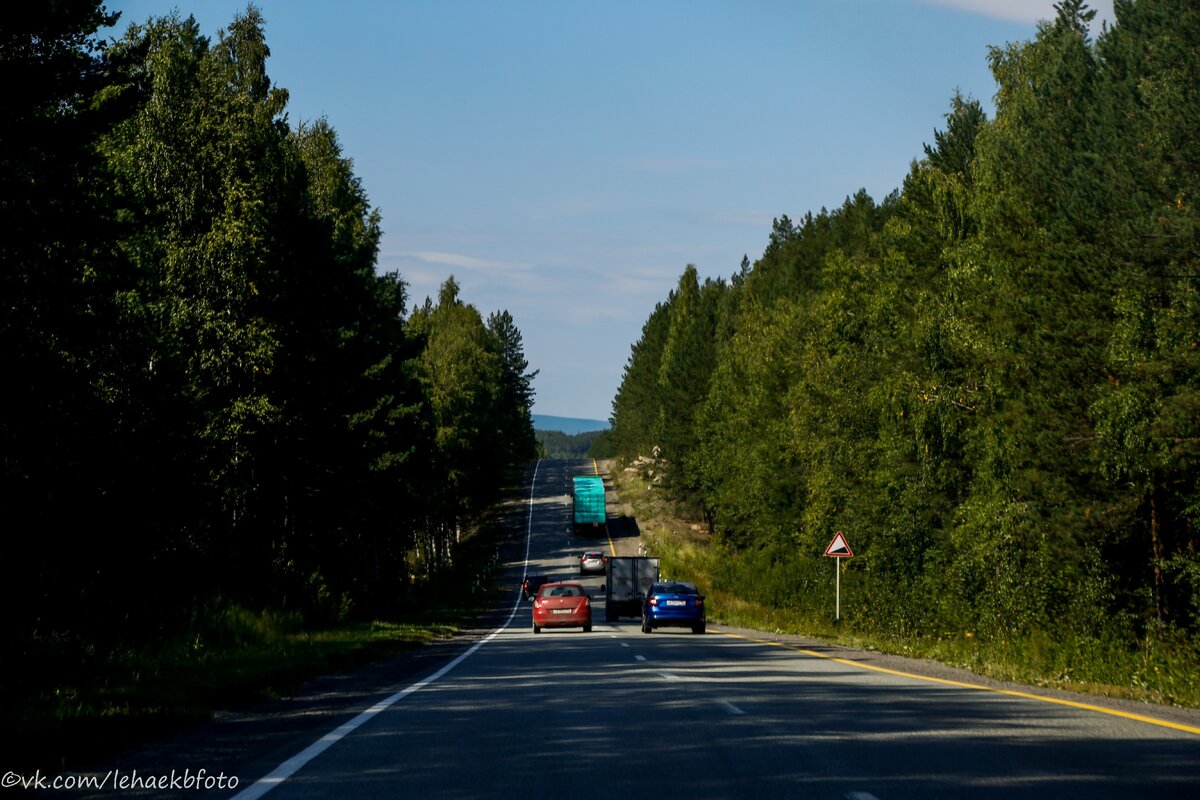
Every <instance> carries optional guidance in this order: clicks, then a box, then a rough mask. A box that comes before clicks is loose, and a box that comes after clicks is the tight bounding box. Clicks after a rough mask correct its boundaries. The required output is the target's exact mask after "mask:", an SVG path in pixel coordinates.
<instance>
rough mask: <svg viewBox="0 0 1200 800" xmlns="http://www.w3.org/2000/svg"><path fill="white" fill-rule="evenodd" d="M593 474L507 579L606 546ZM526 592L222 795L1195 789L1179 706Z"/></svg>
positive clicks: (631, 795)
mask: <svg viewBox="0 0 1200 800" xmlns="http://www.w3.org/2000/svg"><path fill="white" fill-rule="evenodd" d="M592 469H593V464H592V462H590V461H571V462H566V461H543V462H541V463H540V464H539V465H538V467H537V470H536V475H535V477H534V478H533V480H532V485H531V486H530V487H529V496H528V503H527V504H526V508H525V509H524V520H523V522H524V531H522V533H523V534H524V537H523V539H521V540H520V544H519V545H518V546H517V547H515V548H514V558H513V559H512V564H511V565H510V568H511V571H510V573H509V582H510V583H511V585H512V586H513V587H514V592H515V587H516V586H518V585H519V578H520V577H521V574H523V572H524V571H526V570H528V571H531V572H537V571H547V572H551V573H553V574H556V575H563V576H572V577H574V576H575V573H576V572H577V569H576V563H577V561H576V560H577V558H578V554H579V553H580V552H581V551H582V550H584V549H592V548H596V547H597V546H601V547H603V548H604V549H606V550H609V549H610V548H612V547H614V546H617V544H618V543H617V542H611V543H610V541H609V540H608V539H607V538H606V537H602V538H600V539H596V540H583V541H581V540H578V539H576V538H574V537H573V534H572V533H571V532H570V524H569V523H570V516H569V515H570V505H569V494H568V491H569V489H568V486H569V483H570V477H571V475H574V474H590V472H591V470H592ZM514 541H516V539H514ZM629 544H630V542H628V541H626V542H623V543H621V545H622V546H629ZM583 582H584V583H585V584H586V585H587V586H589V587H590V589H591V591H593V592H597V593H600V592H601V587H602V579H601V578H600V577H594V578H586V579H583ZM518 595H519V592H515V594H514V597H513V598H512V603H511V606H507V607H506V609H505V610H504V613H503V614H501V615H500V617H499V618H498V622H497V624H496V627H495V628H494V629H492V630H491V632H490V633H487V634H486V635H484V636H480V637H479V638H477V640H476V641H475V642H474V643H473V644H472V645H471V646H470V647H467V648H463V649H461V650H460V651H459V652H457V653H456V654H455V655H454V657H453V658H447V659H445V660H443V661H441V662H438V663H431V664H429V665H427V667H425V668H424V669H423V671H422V672H421V673H419V674H414V675H412V676H411V677H408V678H406V679H405V680H404V681H403V682H401V683H399V684H397V685H395V686H393V687H390V688H389V689H388V690H387V691H385V692H380V693H379V694H378V695H376V696H374V697H371V698H368V700H367V701H365V702H362V703H360V704H359V705H358V706H355V707H353V708H350V709H348V710H346V711H345V713H343V714H342V715H341V716H335V717H333V718H331V719H330V721H329V723H328V724H327V725H326V726H325V727H323V728H321V729H320V730H318V731H316V732H315V733H311V734H310V735H308V736H307V737H306V738H304V739H301V738H299V737H293V740H291V741H287V742H286V743H285V744H282V745H279V744H278V743H276V746H275V749H274V750H272V751H269V752H262V753H256V754H254V757H253V758H252V759H250V758H247V759H245V760H244V761H243V766H242V767H241V768H242V769H250V768H251V767H250V766H247V765H252V766H253V769H255V770H256V772H254V774H250V773H243V774H241V775H240V784H241V785H240V786H239V792H240V793H239V794H236V795H235V796H237V797H239V798H247V799H248V798H255V797H261V796H265V797H268V798H271V800H284V799H285V798H287V799H288V800H291V799H293V798H442V797H448V798H451V797H452V798H475V797H478V798H512V799H513V800H532V798H539V797H564V798H568V797H569V798H572V800H591V799H593V798H594V799H596V800H600V799H601V798H602V799H603V800H634V799H636V798H669V799H670V800H689V799H690V798H712V799H713V800H718V799H723V798H754V799H755V800H760V799H761V798H772V797H781V798H831V799H832V798H839V799H852V800H869V799H870V798H878V800H901V799H902V798H904V799H908V800H918V799H920V800H928V799H929V798H972V799H973V800H979V799H980V798H1022V799H1023V800H1024V799H1026V798H1080V800H1084V799H1086V800H1098V798H1112V799H1113V800H1118V798H1119V799H1120V800H1127V799H1128V798H1153V799H1154V800H1163V798H1181V799H1182V798H1188V799H1189V800H1195V799H1196V798H1200V715H1196V714H1194V713H1191V712H1175V713H1173V714H1172V713H1170V710H1166V709H1164V710H1161V711H1162V712H1163V713H1161V714H1159V713H1158V711H1157V710H1156V707H1152V706H1142V707H1138V708H1134V709H1133V710H1129V709H1126V710H1121V709H1119V708H1115V707H1114V708H1102V707H1099V705H1098V704H1099V703H1100V702H1101V701H1096V700H1091V699H1089V698H1086V697H1082V696H1080V697H1074V698H1073V699H1072V698H1071V697H1067V696H1064V695H1058V696H1055V697H1042V696H1038V694H1037V693H1036V692H1035V691H1034V690H1022V689H1020V688H1019V687H1017V688H1013V687H1008V688H1005V687H1002V686H1000V685H998V684H994V683H987V682H984V681H981V680H980V679H974V678H970V677H969V676H967V677H966V679H962V678H959V679H954V680H948V679H946V678H945V677H941V678H938V677H929V676H921V675H917V674H915V673H911V674H909V673H906V671H905V670H893V669H890V668H885V667H882V666H880V663H881V662H878V661H875V660H872V659H871V658H869V657H867V654H863V657H862V658H853V657H852V658H844V657H841V656H837V655H836V651H833V650H829V649H825V648H821V647H819V646H817V645H811V644H810V645H804V644H803V643H787V642H784V641H782V640H781V639H779V638H778V637H776V638H775V639H772V640H768V639H767V638H766V637H765V636H763V635H755V634H751V633H748V632H741V631H730V630H725V629H722V628H721V626H719V625H716V624H710V627H709V632H708V634H706V635H702V636H697V635H693V634H692V633H691V632H690V631H687V630H686V629H678V630H671V629H668V630H663V631H656V632H655V633H653V634H650V635H646V634H642V633H641V631H640V627H639V625H638V623H637V622H636V621H635V620H632V619H626V620H621V621H619V622H617V623H605V622H604V621H603V620H604V617H603V613H602V610H603V599H602V597H601V598H600V600H599V601H598V603H597V607H596V608H595V609H594V628H593V631H592V632H591V633H583V632H582V631H580V630H579V629H571V630H561V631H544V632H543V633H541V634H539V635H537V636H535V635H533V633H532V631H531V622H530V611H529V604H528V603H523V602H520V601H519V599H518ZM964 675H965V673H964ZM985 684H986V685H985ZM1090 705H1097V707H1095V708H1090V707H1088V706H1090ZM243 755H245V754H243ZM198 794H199V795H202V794H204V793H196V792H192V793H190V794H188V796H192V797H195V796H198ZM211 796H216V795H215V794H214V795H211Z"/></svg>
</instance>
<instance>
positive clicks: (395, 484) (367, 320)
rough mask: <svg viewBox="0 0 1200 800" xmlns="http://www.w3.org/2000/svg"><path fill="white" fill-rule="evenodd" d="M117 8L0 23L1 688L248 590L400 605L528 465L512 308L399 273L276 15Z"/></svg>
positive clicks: (313, 605) (369, 606)
mask: <svg viewBox="0 0 1200 800" xmlns="http://www.w3.org/2000/svg"><path fill="white" fill-rule="evenodd" d="M116 22H117V18H116V15H112V14H109V13H108V12H107V11H106V10H105V9H104V7H103V5H102V4H101V2H100V1H99V0H92V1H88V0H74V1H72V2H54V3H30V4H23V5H22V6H21V7H20V8H13V9H12V10H11V13H9V14H7V15H6V20H5V22H4V24H3V26H2V27H0V68H2V69H3V85H4V86H5V93H6V109H5V113H4V116H3V121H2V122H0V153H2V154H3V155H0V228H2V229H3V230H4V236H3V237H0V298H2V299H3V314H2V316H0V374H3V375H4V386H5V392H4V394H5V407H6V411H5V413H4V415H3V416H0V453H2V460H0V470H2V472H0V486H2V489H0V519H2V520H3V527H4V530H5V532H6V536H5V548H4V554H3V559H4V567H5V570H4V571H5V574H6V577H5V580H4V581H3V582H2V586H3V588H2V590H0V591H2V592H3V605H4V607H5V609H6V610H7V611H6V616H7V619H8V636H9V641H8V643H7V645H6V647H5V651H4V652H5V656H4V660H5V662H6V663H5V670H4V672H5V674H6V675H9V676H10V677H11V676H13V675H14V671H15V670H16V667H17V665H18V664H19V665H20V671H21V672H22V674H26V675H35V674H36V673H37V672H38V670H42V669H45V670H62V669H66V667H64V666H63V665H64V664H67V663H71V659H73V658H74V657H76V656H77V655H80V654H86V653H103V652H110V651H114V649H119V648H135V647H138V646H140V645H142V644H145V643H147V642H150V643H153V642H157V641H160V640H162V639H163V638H164V637H172V636H175V635H176V634H178V632H180V631H184V632H186V631H188V630H189V626H194V625H195V624H196V621H197V620H198V619H203V618H204V617H205V615H206V614H211V613H213V609H219V608H222V607H228V606H231V605H236V606H240V607H244V608H249V609H276V610H280V611H284V612H287V613H289V614H296V615H299V616H300V617H301V618H302V619H303V621H304V624H311V625H320V624H331V623H336V622H339V621H342V620H347V619H368V620H369V619H375V618H388V616H389V615H391V614H393V613H394V612H396V611H397V609H401V608H403V606H404V604H405V603H406V602H407V601H408V599H409V598H411V597H412V596H413V595H414V594H416V593H419V591H420V590H421V587H422V586H423V585H425V584H426V583H427V582H428V581H430V580H432V579H434V578H435V577H437V576H438V575H439V574H441V573H442V572H443V571H444V570H446V569H447V568H449V567H450V566H451V565H452V564H453V562H454V559H455V548H456V544H457V543H458V542H459V541H460V539H461V538H462V537H463V535H464V533H465V532H467V531H468V530H470V529H471V527H472V525H474V524H475V523H476V521H477V520H478V519H479V517H480V515H481V514H482V513H483V512H484V511H485V509H487V508H488V507H489V506H491V505H492V504H494V503H495V501H496V500H497V498H498V497H499V496H500V492H501V490H502V489H503V487H504V482H505V480H506V476H512V475H514V474H515V475H516V476H517V477H519V475H520V471H521V470H522V469H523V468H524V466H525V464H526V463H527V461H528V460H529V459H530V458H532V457H533V456H534V454H535V447H536V444H535V440H534V436H533V427H532V422H531V418H530V407H531V405H532V402H533V390H532V385H531V377H532V374H533V373H530V372H529V370H528V364H527V362H526V360H525V357H524V354H523V345H522V338H521V333H520V331H519V329H518V328H517V326H516V323H515V321H514V319H513V318H512V316H511V315H510V314H509V313H508V312H506V311H497V312H495V313H492V314H490V315H488V316H486V317H485V316H483V315H482V314H481V313H480V312H479V311H478V310H477V309H476V308H475V307H474V306H472V305H470V304H469V303H467V302H466V301H465V300H464V299H463V298H462V297H461V296H460V290H459V285H458V284H457V282H456V281H455V280H454V278H453V277H451V278H449V279H447V280H446V281H445V283H444V284H443V285H442V287H441V290H440V292H439V294H438V296H437V297H436V298H426V299H425V300H424V303H423V304H421V303H420V302H419V301H418V302H415V303H414V302H412V301H411V299H410V298H409V296H408V291H407V286H406V284H405V282H404V280H403V278H402V277H401V276H400V275H398V274H396V273H394V272H386V271H383V270H381V268H380V265H379V263H378V256H379V244H380V238H381V227H380V226H381V218H380V214H379V212H378V211H377V210H375V209H373V208H372V207H371V205H370V203H369V201H368V198H367V195H366V193H365V191H364V189H363V185H362V182H361V181H360V179H359V178H358V177H357V176H356V175H355V174H354V172H353V163H352V161H351V159H350V158H349V157H348V156H346V155H345V154H343V152H342V149H341V145H340V144H339V141H338V136H337V134H336V132H335V130H334V128H333V127H332V125H331V124H330V123H329V122H328V121H327V120H325V119H318V120H312V121H302V122H296V123H292V122H290V121H289V120H288V118H287V115H286V107H287V102H288V95H287V92H286V90H285V89H283V88H280V87H278V86H276V85H275V84H274V83H273V82H272V80H271V78H270V76H269V75H268V74H267V71H266V61H267V57H268V55H269V48H268V46H267V42H266V39H265V35H264V25H263V20H262V18H261V16H260V14H259V13H258V12H257V10H256V9H255V8H254V7H253V6H249V7H248V8H247V11H246V12H245V13H244V14H242V15H239V16H237V17H236V18H235V19H234V20H233V21H232V23H231V24H230V25H229V26H228V27H227V28H226V29H224V30H222V31H221V33H220V35H219V36H218V37H216V38H215V39H213V38H209V37H207V36H204V35H202V34H201V32H200V30H199V29H198V26H197V24H196V22H195V21H194V19H192V18H184V17H181V16H180V15H179V14H178V13H175V14H173V15H170V16H166V17H162V18H154V19H150V20H148V21H145V22H135V23H134V24H130V25H128V26H127V27H125V26H124V23H125V21H124V20H122V21H121V22H122V25H123V32H121V31H116V32H114V31H112V30H108V29H110V28H112V26H114V24H115V23H116ZM514 471H515V472H514ZM375 615H379V616H378V617H377V616H375ZM197 646H198V643H197ZM14 680H15V679H14ZM5 689H6V691H9V692H14V693H19V689H20V687H19V685H17V684H15V683H8V685H6V687H5Z"/></svg>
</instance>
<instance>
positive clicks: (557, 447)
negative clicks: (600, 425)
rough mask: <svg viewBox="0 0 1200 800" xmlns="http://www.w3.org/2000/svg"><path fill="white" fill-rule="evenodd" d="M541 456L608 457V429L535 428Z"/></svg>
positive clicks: (609, 453)
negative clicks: (547, 429) (575, 430)
mask: <svg viewBox="0 0 1200 800" xmlns="http://www.w3.org/2000/svg"><path fill="white" fill-rule="evenodd" d="M534 434H535V435H536V436H537V441H538V444H539V446H540V448H541V456H542V458H609V457H611V455H612V452H611V448H609V447H608V441H609V439H610V435H609V431H608V430H599V431H583V432H581V433H563V432H562V431H544V430H535V431H534Z"/></svg>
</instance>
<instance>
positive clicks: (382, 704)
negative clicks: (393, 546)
mask: <svg viewBox="0 0 1200 800" xmlns="http://www.w3.org/2000/svg"><path fill="white" fill-rule="evenodd" d="M541 465H542V462H541V459H538V461H537V463H536V464H534V466H533V479H532V480H531V481H530V485H529V521H528V523H527V524H526V526H525V564H524V567H523V570H522V574H521V580H522V582H524V580H525V575H526V574H528V571H529V541H530V539H531V538H532V536H533V492H534V489H535V488H536V487H537V474H538V467H540V466H541ZM520 607H521V593H520V592H517V598H516V600H515V601H514V602H513V607H512V611H511V612H509V615H508V619H507V620H505V621H504V624H503V625H501V626H500V627H499V628H496V630H494V631H492V632H491V633H489V634H488V635H487V636H485V637H484V638H483V639H480V640H479V641H478V642H476V643H475V644H474V645H472V646H471V649H469V650H467V652H465V653H463V654H461V655H460V656H458V658H456V659H454V660H453V661H451V662H450V663H449V664H447V665H446V666H444V667H442V668H441V669H439V670H438V671H437V672H435V673H433V674H432V675H430V676H429V677H428V678H426V679H425V680H423V681H417V682H416V683H414V684H413V685H412V686H409V687H408V688H406V689H401V690H400V691H398V692H396V693H395V694H393V695H392V696H391V697H388V698H385V699H384V700H381V701H379V702H378V703H376V704H375V705H373V706H371V707H370V708H368V709H367V710H366V711H364V712H362V713H361V714H359V715H358V716H357V717H355V718H354V719H352V720H350V721H349V722H346V723H343V724H342V725H339V726H338V727H337V728H335V729H334V730H332V731H330V732H329V733H327V734H325V735H324V736H322V737H321V738H320V739H317V740H316V741H315V742H313V743H312V744H310V745H309V746H308V747H306V748H304V749H303V750H301V751H300V752H299V753H297V754H296V755H294V756H292V757H291V758H289V759H288V760H287V761H284V762H283V763H282V764H280V765H279V766H278V767H276V768H275V769H273V770H271V771H270V772H269V773H267V774H266V775H264V776H263V777H261V778H259V779H258V780H257V781H255V782H254V783H252V784H250V785H249V786H247V787H246V788H245V789H243V790H242V791H240V792H238V793H237V794H235V795H234V796H233V800H256V799H257V798H259V797H262V796H263V795H264V794H266V793H267V792H269V791H271V790H272V789H274V788H275V787H276V786H278V785H279V784H281V783H283V782H284V781H285V780H287V779H288V778H290V777H291V776H293V775H295V774H296V772H297V771H299V769H300V768H301V767H303V766H304V765H305V764H307V763H308V762H310V761H312V760H313V759H314V758H316V757H317V756H319V755H320V754H321V753H324V752H325V751H326V750H328V749H329V748H330V747H332V746H333V745H334V744H336V743H337V742H339V741H341V740H342V739H343V738H345V737H346V735H347V734H349V733H351V732H352V731H354V730H356V729H358V728H359V727H361V726H362V725H363V723H365V722H366V721H367V720H370V719H372V718H373V717H375V715H376V714H378V713H379V712H381V711H385V710H387V709H388V708H390V707H391V706H393V705H395V704H396V703H398V702H400V701H401V700H403V699H404V698H406V697H408V696H409V695H410V694H412V693H413V692H416V691H419V690H421V689H424V688H425V687H426V686H429V685H430V684H432V683H435V682H437V681H438V680H439V679H441V678H442V677H443V676H445V674H446V673H447V672H449V671H450V670H452V669H454V668H455V667H457V666H458V665H459V664H461V663H462V662H464V661H466V660H467V659H468V658H470V657H471V656H472V655H473V654H474V653H475V651H476V650H478V649H479V648H481V647H483V646H484V645H485V644H487V643H488V642H490V641H491V640H492V639H495V638H496V637H497V636H498V635H499V634H500V633H502V632H503V631H504V629H505V628H507V627H508V626H509V625H511V624H512V621H513V619H514V618H515V617H516V616H517V610H518V609H519V608H520Z"/></svg>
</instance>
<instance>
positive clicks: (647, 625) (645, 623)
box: [642, 617, 654, 633]
mask: <svg viewBox="0 0 1200 800" xmlns="http://www.w3.org/2000/svg"><path fill="white" fill-rule="evenodd" d="M652 630H654V629H653V628H651V627H650V621H649V620H648V619H646V618H645V617H642V633H649V632H650V631H652Z"/></svg>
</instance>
